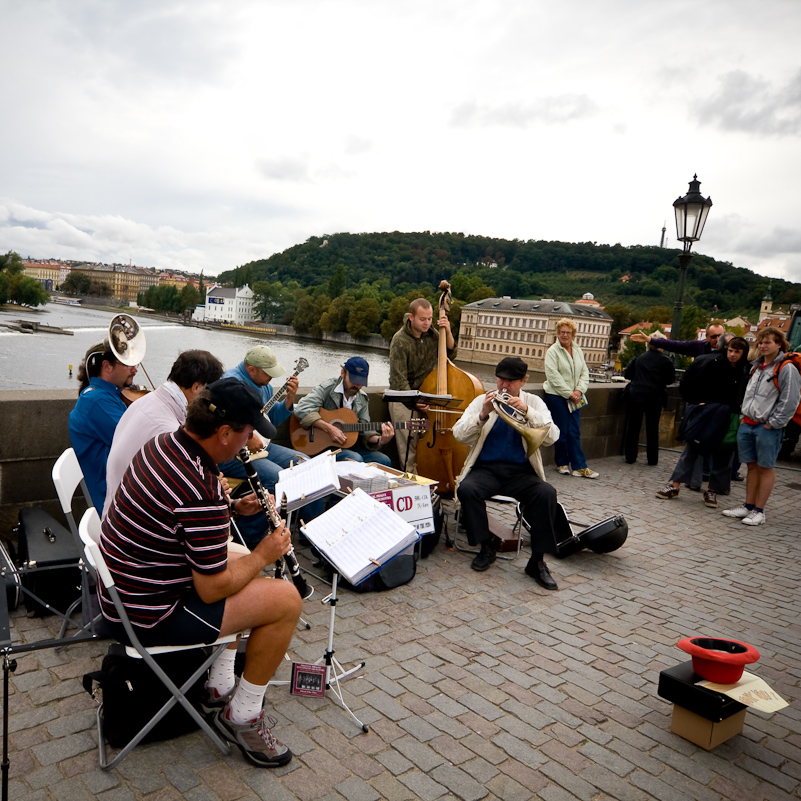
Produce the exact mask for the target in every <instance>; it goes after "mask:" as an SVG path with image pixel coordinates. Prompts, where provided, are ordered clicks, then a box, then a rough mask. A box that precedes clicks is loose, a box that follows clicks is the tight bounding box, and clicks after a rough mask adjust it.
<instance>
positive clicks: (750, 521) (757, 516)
mask: <svg viewBox="0 0 801 801" xmlns="http://www.w3.org/2000/svg"><path fill="white" fill-rule="evenodd" d="M766 520H767V518H766V517H765V513H764V512H757V510H756V509H752V510H751V512H750V513H749V515H748V517H744V518H743V523H745V525H746V526H761V525H762V524H763V523H764V522H765V521H766Z"/></svg>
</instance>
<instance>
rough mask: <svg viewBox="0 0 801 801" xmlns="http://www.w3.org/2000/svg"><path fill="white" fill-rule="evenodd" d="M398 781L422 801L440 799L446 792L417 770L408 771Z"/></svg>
mask: <svg viewBox="0 0 801 801" xmlns="http://www.w3.org/2000/svg"><path fill="white" fill-rule="evenodd" d="M398 781H400V782H401V783H403V784H405V785H406V787H408V788H409V789H410V790H411V791H412V792H413V793H414V795H415V797H416V798H419V799H422V801H435V799H437V798H441V797H442V796H443V795H445V793H446V792H447V790H446V789H445V787H443V786H442V785H441V784H439V783H438V782H435V781H434V780H433V779H431V778H429V777H428V776H426V774H425V773H421V772H420V771H417V770H412V771H409V772H408V773H404V774H403V775H402V776H399V777H398Z"/></svg>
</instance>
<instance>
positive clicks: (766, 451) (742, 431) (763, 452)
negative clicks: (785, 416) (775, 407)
mask: <svg viewBox="0 0 801 801" xmlns="http://www.w3.org/2000/svg"><path fill="white" fill-rule="evenodd" d="M783 435H784V429H783V428H765V426H764V424H763V423H760V424H759V425H755V426H752V425H750V424H749V423H741V424H740V428H739V429H738V430H737V450H738V451H739V452H740V458H741V459H742V460H743V461H744V462H745V463H746V464H753V463H754V462H756V463H757V464H758V465H759V466H760V467H762V468H763V469H770V468H772V467H776V459H777V458H778V456H779V450H780V449H781V446H782V436H783Z"/></svg>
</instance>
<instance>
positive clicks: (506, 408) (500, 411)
mask: <svg viewBox="0 0 801 801" xmlns="http://www.w3.org/2000/svg"><path fill="white" fill-rule="evenodd" d="M509 398H511V395H510V394H509V393H508V392H507V391H506V390H504V391H503V392H501V393H500V395H498V394H496V395H495V397H494V398H493V399H492V408H493V409H495V412H496V414H497V415H498V417H500V419H501V420H503V422H504V423H506V424H507V425H510V426H512V428H513V429H514V430H515V431H517V433H518V434H520V436H521V437H523V439H524V440H525V441H526V458H527V459H530V458H531V457H532V455H533V454H534V453H535V451H537V450H539V448H540V446H541V445H542V443H543V442H544V441H545V438H546V437H547V436H548V432H549V431H550V429H551V424H550V423H546V424H545V425H544V426H536V427H535V426H530V425H529V424H528V420H527V419H526V415H525V414H524V413H523V412H521V411H520V409H518V408H516V407H514V406H512V404H511V403H509Z"/></svg>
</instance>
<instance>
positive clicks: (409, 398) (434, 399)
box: [383, 389, 462, 409]
mask: <svg viewBox="0 0 801 801" xmlns="http://www.w3.org/2000/svg"><path fill="white" fill-rule="evenodd" d="M383 400H384V401H385V402H386V403H402V404H403V405H404V406H408V407H409V408H410V409H411V408H412V407H413V406H415V405H416V404H418V403H426V404H428V405H429V406H435V407H437V408H438V409H455V408H457V407H458V406H459V404H460V403H461V402H462V400H461V398H454V397H453V395H432V394H431V393H429V392H420V391H419V390H417V389H403V390H397V389H385V390H384V397H383Z"/></svg>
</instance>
